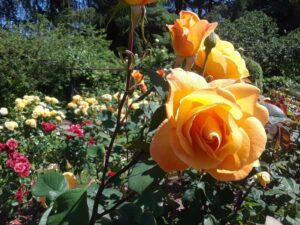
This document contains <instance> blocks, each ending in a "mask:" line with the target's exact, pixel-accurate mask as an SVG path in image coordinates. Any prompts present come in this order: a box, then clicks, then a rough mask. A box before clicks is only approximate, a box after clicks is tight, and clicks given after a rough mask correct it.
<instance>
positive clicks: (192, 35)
mask: <svg viewBox="0 0 300 225" xmlns="http://www.w3.org/2000/svg"><path fill="white" fill-rule="evenodd" d="M202 26H203V25H202V21H201V22H200V21H199V22H198V23H196V24H195V25H194V26H193V27H191V29H190V32H189V34H188V36H187V40H188V41H189V42H190V43H192V45H193V50H192V51H191V53H190V54H189V55H186V56H187V57H188V56H190V55H194V54H196V53H197V52H198V50H199V48H200V44H201V41H202V37H201V36H200V35H199V33H201V29H202Z"/></svg>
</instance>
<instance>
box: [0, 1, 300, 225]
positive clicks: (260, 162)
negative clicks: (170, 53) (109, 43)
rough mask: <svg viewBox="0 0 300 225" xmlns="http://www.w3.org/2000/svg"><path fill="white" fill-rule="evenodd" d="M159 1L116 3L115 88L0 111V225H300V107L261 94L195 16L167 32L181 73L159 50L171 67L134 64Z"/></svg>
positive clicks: (237, 59) (29, 98)
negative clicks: (148, 11)
mask: <svg viewBox="0 0 300 225" xmlns="http://www.w3.org/2000/svg"><path fill="white" fill-rule="evenodd" d="M154 2H155V0H149V1H141V0H126V1H124V2H120V5H119V7H124V6H128V5H129V6H130V9H131V26H130V29H129V35H128V36H129V44H128V50H126V51H124V55H123V56H126V60H124V62H123V63H124V67H125V69H124V70H125V71H126V72H127V75H126V77H125V79H124V86H125V87H124V88H123V89H122V90H119V92H117V93H115V94H113V93H107V94H104V95H100V96H98V95H93V96H90V95H87V94H84V93H83V94H81V95H74V96H73V97H72V99H71V101H70V102H60V101H59V100H58V99H57V98H55V97H49V96H43V95H40V96H35V95H25V96H23V97H22V98H17V99H15V103H14V105H10V106H8V109H7V108H4V107H2V106H1V107H2V108H1V109H0V154H1V158H0V168H1V170H0V177H1V179H0V187H1V188H0V197H1V205H0V215H1V217H0V218H1V220H2V221H1V223H8V222H9V221H11V223H12V224H18V223H19V224H20V223H21V224H30V223H34V224H35V223H36V224H40V225H43V224H48V225H49V224H51V225H57V224H70V225H77V224H78V225H88V224H89V225H92V224H103V225H104V224H111V225H112V224H124V225H126V224H128V225H129V224H130V225H132V224H134V225H138V224H151V225H152V224H153V225H155V224H161V225H163V224H177V225H181V224H182V225H184V224H189V225H194V224H195V225H196V224H205V225H209V224H245V223H247V224H257V223H258V224H268V225H269V224H275V222H276V223H279V222H281V223H282V224H298V223H300V219H299V217H300V215H299V211H300V205H299V194H300V190H299V182H300V173H299V168H298V167H299V163H300V161H299V156H300V152H299V147H300V137H299V101H297V99H295V98H294V97H292V96H290V95H289V93H287V92H283V91H272V92H270V93H268V94H267V95H266V96H263V95H262V93H261V92H260V90H259V89H258V88H257V87H255V86H254V85H252V84H251V83H250V80H249V79H248V78H249V75H251V71H252V70H250V69H249V70H248V69H247V67H246V63H245V62H244V59H243V58H242V56H241V55H240V53H239V52H238V51H237V50H235V48H234V46H233V45H232V44H231V43H229V42H227V41H225V40H221V39H220V38H219V36H218V35H217V34H215V33H214V30H215V28H216V27H217V23H209V22H208V21H206V20H200V19H199V18H198V16H197V15H196V14H194V13H192V12H188V11H182V12H181V13H180V18H179V19H177V20H175V21H174V24H173V25H168V29H169V31H170V34H171V39H172V45H173V48H174V52H175V55H176V58H175V67H178V68H174V69H170V68H167V67H166V65H172V63H173V62H171V61H170V60H172V57H166V56H165V54H163V51H162V50H164V48H163V46H162V47H160V46H157V47H156V49H154V50H153V55H152V56H155V57H157V58H159V57H162V60H161V61H163V62H166V65H162V64H159V65H156V63H155V62H156V61H155V59H152V58H151V55H150V56H149V55H146V57H145V58H143V57H141V59H139V58H138V57H137V56H136V55H134V53H133V47H134V38H133V36H134V31H135V29H136V28H137V27H138V25H139V23H140V22H141V20H142V21H143V19H145V18H144V17H143V15H144V13H145V11H144V9H145V5H146V4H148V3H154ZM143 60H144V61H143ZM141 61H142V62H141ZM147 62H148V64H147ZM139 63H141V65H143V63H144V66H143V68H146V69H145V70H144V71H139ZM150 65H154V66H156V68H151V67H150ZM250 79H251V77H250ZM254 82H255V80H254ZM259 82H260V81H259ZM96 94H97V92H96ZM2 202H3V203H2ZM30 210H31V211H30ZM32 210H35V211H36V212H34V213H33V211H32ZM28 211H29V213H28ZM33 214H35V215H33ZM34 216H35V217H34ZM36 218H38V219H36ZM37 221H39V222H37Z"/></svg>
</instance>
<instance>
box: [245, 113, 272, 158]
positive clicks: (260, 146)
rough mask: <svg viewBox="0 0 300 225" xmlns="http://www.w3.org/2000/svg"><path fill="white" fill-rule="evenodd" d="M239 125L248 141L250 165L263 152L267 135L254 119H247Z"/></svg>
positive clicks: (259, 123)
mask: <svg viewBox="0 0 300 225" xmlns="http://www.w3.org/2000/svg"><path fill="white" fill-rule="evenodd" d="M239 123H240V126H241V128H242V129H244V130H245V132H246V133H247V134H248V137H249V139H250V154H249V158H248V163H252V162H254V161H255V160H257V159H258V158H259V157H260V156H261V154H262V153H263V151H264V150H265V147H266V142H267V135H266V132H265V129H264V127H263V125H262V124H261V122H260V121H259V120H258V119H256V118H255V117H249V118H247V119H245V120H243V121H240V122H239Z"/></svg>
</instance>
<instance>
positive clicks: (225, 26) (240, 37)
mask: <svg viewBox="0 0 300 225" xmlns="http://www.w3.org/2000/svg"><path fill="white" fill-rule="evenodd" d="M216 32H217V33H218V34H219V35H220V36H221V38H222V39H225V40H228V41H231V42H233V43H234V44H235V47H236V48H237V49H240V50H241V51H243V53H244V55H245V56H247V57H250V58H252V59H254V60H255V61H256V62H258V63H259V64H260V65H261V66H262V69H263V72H264V76H265V77H270V76H274V75H286V76H288V77H291V78H292V77H295V76H297V75H298V74H299V72H300V70H299V59H300V57H299V44H298V45H297V43H299V31H298V30H295V31H292V32H291V33H290V34H288V35H287V36H281V37H280V36H279V34H278V27H277V24H276V23H275V21H274V20H273V19H272V18H271V17H268V16H267V15H266V14H264V13H263V12H261V11H252V12H246V13H245V14H244V15H243V16H242V17H240V18H238V19H236V20H235V21H234V22H230V21H229V20H223V21H221V22H220V24H219V26H218V28H217V31H216Z"/></svg>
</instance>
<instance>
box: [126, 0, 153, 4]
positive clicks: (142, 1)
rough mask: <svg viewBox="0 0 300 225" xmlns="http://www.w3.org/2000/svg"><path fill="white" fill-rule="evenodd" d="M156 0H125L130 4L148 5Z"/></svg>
mask: <svg viewBox="0 0 300 225" xmlns="http://www.w3.org/2000/svg"><path fill="white" fill-rule="evenodd" d="M155 1H156V0H125V2H126V3H127V4H128V5H146V4H150V3H153V2H155Z"/></svg>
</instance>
